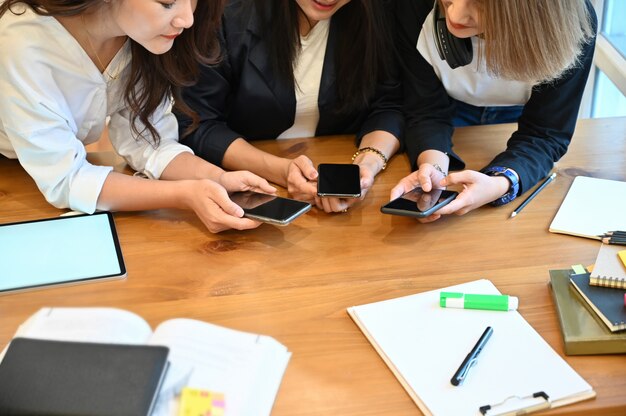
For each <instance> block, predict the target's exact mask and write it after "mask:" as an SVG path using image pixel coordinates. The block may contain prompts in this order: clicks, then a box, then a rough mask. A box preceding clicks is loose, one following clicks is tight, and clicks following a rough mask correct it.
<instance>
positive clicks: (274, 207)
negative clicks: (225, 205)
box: [230, 191, 311, 225]
mask: <svg viewBox="0 0 626 416" xmlns="http://www.w3.org/2000/svg"><path fill="white" fill-rule="evenodd" d="M230 199H231V200H232V201H233V202H234V203H235V204H237V205H239V206H240V207H241V208H243V212H244V214H243V216H244V217H247V218H250V219H253V220H257V221H263V222H267V223H270V224H276V225H287V224H289V223H290V222H291V221H293V220H294V219H295V218H296V217H298V216H300V215H302V214H304V213H305V212H307V211H308V210H309V209H311V204H309V203H308V202H302V201H296V200H295V199H289V198H283V197H280V196H276V195H268V194H262V193H259V192H252V191H247V192H235V193H234V194H232V195H231V196H230Z"/></svg>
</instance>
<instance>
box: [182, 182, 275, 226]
mask: <svg viewBox="0 0 626 416" xmlns="http://www.w3.org/2000/svg"><path fill="white" fill-rule="evenodd" d="M228 173H235V174H239V175H231V176H233V177H232V178H231V177H228V176H227V177H226V178H225V181H226V182H229V181H232V182H233V183H231V184H230V186H231V188H233V189H232V190H236V191H244V190H264V191H270V189H273V188H272V187H271V186H269V185H267V187H263V184H262V182H261V183H257V181H256V179H254V178H253V177H255V175H252V176H253V177H248V175H247V174H246V173H247V172H243V173H241V172H228ZM225 175H226V174H225ZM250 175H251V174H250ZM237 177H239V179H236V178H237ZM257 178H258V177H257ZM259 179H260V178H259ZM248 181H250V182H252V183H249V182H248ZM266 184H267V182H266ZM177 185H178V186H180V187H181V189H182V192H183V193H182V198H183V201H182V202H183V204H184V205H185V206H186V207H187V208H189V209H191V210H193V211H194V212H195V213H196V215H197V216H198V218H200V220H201V221H202V222H203V223H204V225H205V226H206V227H207V228H208V230H209V231H211V232H212V233H219V232H220V231H224V230H228V229H231V228H234V229H236V230H247V229H251V228H256V227H258V226H259V225H261V223H260V222H259V221H253V220H250V219H248V218H243V209H242V208H241V207H240V206H239V205H237V204H235V203H234V202H233V201H231V200H230V198H229V197H228V192H227V191H226V189H225V188H224V187H223V186H222V185H220V184H219V183H217V182H214V181H212V180H210V179H199V180H185V181H179V182H177ZM268 187H269V188H268ZM234 188H239V189H234Z"/></svg>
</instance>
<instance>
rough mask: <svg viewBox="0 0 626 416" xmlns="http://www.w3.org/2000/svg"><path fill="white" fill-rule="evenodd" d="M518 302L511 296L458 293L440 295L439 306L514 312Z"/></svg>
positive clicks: (442, 293)
mask: <svg viewBox="0 0 626 416" xmlns="http://www.w3.org/2000/svg"><path fill="white" fill-rule="evenodd" d="M518 302H519V301H518V299H517V297H515V296H509V295H477V294H471V293H458V292H441V293H440V294H439V306H441V307H442V308H459V309H485V310H489V311H514V310H516V309H517V305H518Z"/></svg>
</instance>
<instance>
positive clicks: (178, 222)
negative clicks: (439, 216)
mask: <svg viewBox="0 0 626 416" xmlns="http://www.w3.org/2000/svg"><path fill="white" fill-rule="evenodd" d="M514 127H515V126H514V125H511V124H508V125H500V126H486V127H470V128H462V129H458V131H457V133H456V137H455V142H456V147H455V149H456V150H457V152H458V153H459V154H460V155H462V156H463V157H464V158H465V160H466V161H467V163H468V168H472V169H479V168H481V167H482V166H483V165H484V164H486V163H487V162H488V161H489V160H490V158H491V157H492V156H494V155H495V154H496V153H497V152H499V151H500V150H501V149H503V148H504V147H505V142H506V139H507V138H508V137H509V135H510V133H511V131H512V130H513V129H514ZM260 146H262V147H263V148H264V149H266V150H270V151H274V152H277V153H280V154H283V155H286V156H295V155H298V154H301V153H305V154H307V155H309V156H310V157H311V158H312V159H313V161H314V162H315V163H319V162H336V163H338V162H348V161H349V160H350V156H351V155H352V153H353V152H354V144H353V140H352V139H351V138H349V137H328V138H321V139H309V140H284V141H271V142H263V143H261V144H260ZM485 150H488V151H485ZM625 155H626V118H615V119H596V120H584V121H581V122H580V123H579V125H578V129H577V131H576V135H575V137H574V140H573V142H572V145H571V147H570V150H569V153H568V154H567V155H566V156H565V157H564V158H563V159H562V160H561V161H560V162H559V163H558V165H557V166H556V168H557V170H558V173H559V176H558V178H557V180H556V181H555V182H554V183H552V184H551V185H550V186H549V187H548V188H546V189H545V190H544V191H543V192H542V193H541V194H539V196H537V198H536V199H535V200H534V201H533V202H532V203H531V204H530V205H528V206H527V207H526V208H525V209H524V211H523V212H522V213H521V214H520V215H519V216H518V217H516V218H515V219H513V220H511V219H508V216H509V214H510V212H511V210H512V209H513V208H514V206H515V205H517V203H514V204H512V205H513V206H504V207H499V208H492V207H483V208H481V209H479V210H476V211H474V212H471V213H470V214H467V215H465V216H459V217H457V216H451V217H449V218H445V219H444V220H440V221H437V222H435V223H432V224H420V223H418V222H417V221H415V220H413V219H410V218H405V217H396V216H389V215H383V214H381V213H380V212H379V207H380V206H381V204H383V203H385V202H386V201H387V200H388V196H389V190H390V189H391V187H392V186H393V185H394V184H395V183H396V182H397V181H398V180H399V179H400V178H401V177H403V176H404V175H406V174H407V173H408V171H409V168H408V163H407V159H406V156H405V155H400V156H396V157H395V158H393V160H392V161H391V163H390V164H389V167H388V168H387V170H386V171H385V172H383V173H382V174H381V175H379V177H378V178H377V180H376V184H375V185H374V187H373V188H372V190H371V191H370V193H369V194H368V195H367V198H366V199H365V200H364V201H362V202H361V203H360V204H359V205H358V206H355V207H353V208H351V209H350V211H349V212H348V213H346V214H334V215H329V214H325V213H323V212H318V211H317V210H315V209H313V210H312V211H311V212H310V213H308V214H307V215H305V216H303V217H301V218H299V219H297V220H296V221H295V222H294V223H292V224H291V225H290V226H288V227H274V226H271V225H262V226H261V227H260V228H258V229H256V230H251V231H245V232H238V231H227V232H223V233H220V234H217V235H213V234H210V233H209V232H208V231H207V230H206V229H205V228H204V227H203V226H202V224H201V223H200V221H199V220H198V219H197V218H196V217H195V216H194V215H193V214H192V213H190V212H183V211H177V210H159V211H151V212H138V213H118V214H115V219H116V223H117V226H118V231H119V234H120V240H121V245H122V249H123V252H124V256H125V259H126V263H127V268H128V279H126V280H124V281H115V282H106V283H95V284H87V285H79V286H73V287H67V288H57V289H49V290H39V291H33V292H29V293H23V294H14V295H8V296H4V297H0V316H1V323H2V325H1V326H0V345H4V344H6V343H7V342H8V341H9V340H10V339H11V337H12V335H13V334H14V332H15V331H16V329H17V327H18V325H19V324H20V323H22V322H23V321H24V320H25V319H26V318H27V317H29V316H30V315H31V314H33V313H34V312H35V311H37V310H38V309H39V308H41V307H43V306H96V305H98V306H111V307H119V308H124V309H127V310H131V311H133V312H135V313H138V314H139V315H141V316H143V317H144V318H146V319H147V320H148V322H149V323H150V324H151V325H153V326H156V325H157V324H158V323H160V322H161V321H163V320H166V319H169V318H174V317H189V318H196V319H200V320H204V321H209V322H212V323H215V324H218V325H223V326H227V327H232V328H235V329H239V330H243V331H250V332H256V333H261V334H266V335H270V336H272V337H275V338H276V339H277V340H279V341H280V342H281V343H283V344H285V345H286V346H287V347H288V348H289V350H290V351H292V352H293V356H292V359H291V361H290V363H289V365H288V367H287V371H286V374H285V377H284V379H283V383H282V385H281V388H280V390H279V393H278V396H277V399H276V403H275V406H274V411H273V414H274V415H290V416H296V415H344V416H346V415H413V414H415V415H417V414H420V412H419V410H418V408H417V407H416V406H415V404H413V402H412V401H411V400H410V398H409V396H408V395H407V394H406V392H405V391H404V390H403V388H402V387H401V386H400V383H399V382H398V381H397V380H396V378H395V377H394V376H393V374H392V373H391V371H390V370H389V369H388V368H387V367H386V365H385V364H384V363H383V361H382V360H381V358H380V357H379V356H378V354H377V353H376V352H375V351H374V349H373V348H372V346H371V345H370V344H369V343H368V342H367V340H366V339H365V337H364V336H363V335H362V334H361V332H360V331H359V330H358V328H357V327H356V325H355V324H354V323H353V322H352V321H351V319H350V318H349V317H348V315H347V313H346V308H347V307H349V306H353V305H358V304H363V303H369V302H374V301H378V300H383V299H387V298H394V297H398V296H404V295H409V294H413V293H418V292H423V291H427V290H433V289H438V288H441V287H444V286H448V285H453V284H458V283H462V282H466V281H470V280H475V279H478V278H487V279H490V280H491V281H493V282H494V283H495V284H496V286H497V287H498V288H499V289H500V290H501V291H502V292H503V293H508V294H512V295H516V296H519V298H520V309H519V311H520V312H521V314H522V315H523V316H524V318H525V319H526V320H527V321H528V322H529V323H530V324H531V325H532V326H533V327H534V328H535V329H536V330H537V331H538V332H539V333H540V334H541V335H542V336H543V337H544V338H545V339H546V341H547V342H548V343H549V344H550V345H551V346H552V347H553V348H554V349H555V350H556V351H557V352H558V353H560V354H561V355H563V345H562V340H561V334H560V330H559V326H558V321H557V317H556V313H555V310H554V304H553V301H552V298H551V293H550V289H549V287H548V285H547V282H548V270H549V269H560V268H568V267H569V266H570V265H572V264H577V263H582V264H591V263H593V262H594V260H595V256H596V254H597V251H598V248H599V244H598V242H596V241H592V240H587V239H584V238H577V237H571V236H565V235H557V234H551V233H549V232H548V226H549V224H550V222H551V221H552V218H553V217H554V215H555V213H556V211H557V209H558V207H559V204H560V203H561V201H562V200H563V198H564V196H565V194H566V192H567V190H568V188H569V186H570V184H571V182H572V180H573V178H574V176H576V175H589V176H594V177H601V178H608V179H617V180H623V181H626V163H625V162H626V156H625ZM90 157H92V159H93V160H94V161H96V162H107V163H115V164H116V166H117V168H118V169H123V168H124V164H123V163H121V162H120V161H119V160H118V159H115V156H114V155H113V154H111V153H100V154H91V155H90ZM589 203H590V204H596V203H601V201H589ZM583 208H584V207H581V209H583ZM59 213H60V211H59V210H57V209H55V208H54V207H52V206H50V205H48V204H47V203H46V202H45V200H44V199H43V197H42V196H41V195H40V193H39V191H38V190H37V188H36V187H35V184H34V183H33V181H32V180H31V179H30V178H29V176H28V175H27V174H26V173H25V172H24V171H23V170H22V169H21V168H20V166H19V165H18V163H17V162H16V161H12V160H8V159H3V160H0V222H2V223H5V222H12V221H18V220H29V219H35V218H43V217H54V216H57V215H59ZM36 255H37V254H36V253H33V257H36ZM0 270H1V269H0ZM563 356H564V355H563ZM564 358H565V360H566V361H567V362H568V363H569V364H570V365H571V366H572V367H573V368H574V369H575V370H576V371H577V372H579V373H580V374H581V375H582V376H583V377H584V378H585V379H586V380H587V381H588V382H589V383H590V384H591V385H592V386H593V387H594V389H595V390H596V392H597V398H596V399H594V400H589V401H586V402H582V403H578V404H575V405H571V406H566V407H563V408H560V409H556V410H554V411H552V413H551V414H560V415H562V414H583V413H585V414H587V413H593V414H602V415H624V414H626V393H625V392H626V357H625V356H624V355H614V356H587V357H584V356H572V357H568V356H564Z"/></svg>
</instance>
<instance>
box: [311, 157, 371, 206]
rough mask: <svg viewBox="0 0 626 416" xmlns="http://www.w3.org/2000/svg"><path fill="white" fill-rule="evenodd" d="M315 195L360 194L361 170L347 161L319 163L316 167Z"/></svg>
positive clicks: (344, 195) (356, 195) (347, 195)
mask: <svg viewBox="0 0 626 416" xmlns="http://www.w3.org/2000/svg"><path fill="white" fill-rule="evenodd" d="M317 173H318V177H317V195H318V196H322V197H326V196H332V197H338V198H359V197H360V196H361V171H360V169H359V166H358V165H353V164H349V163H345V164H343V163H320V165H319V166H318V168H317Z"/></svg>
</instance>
